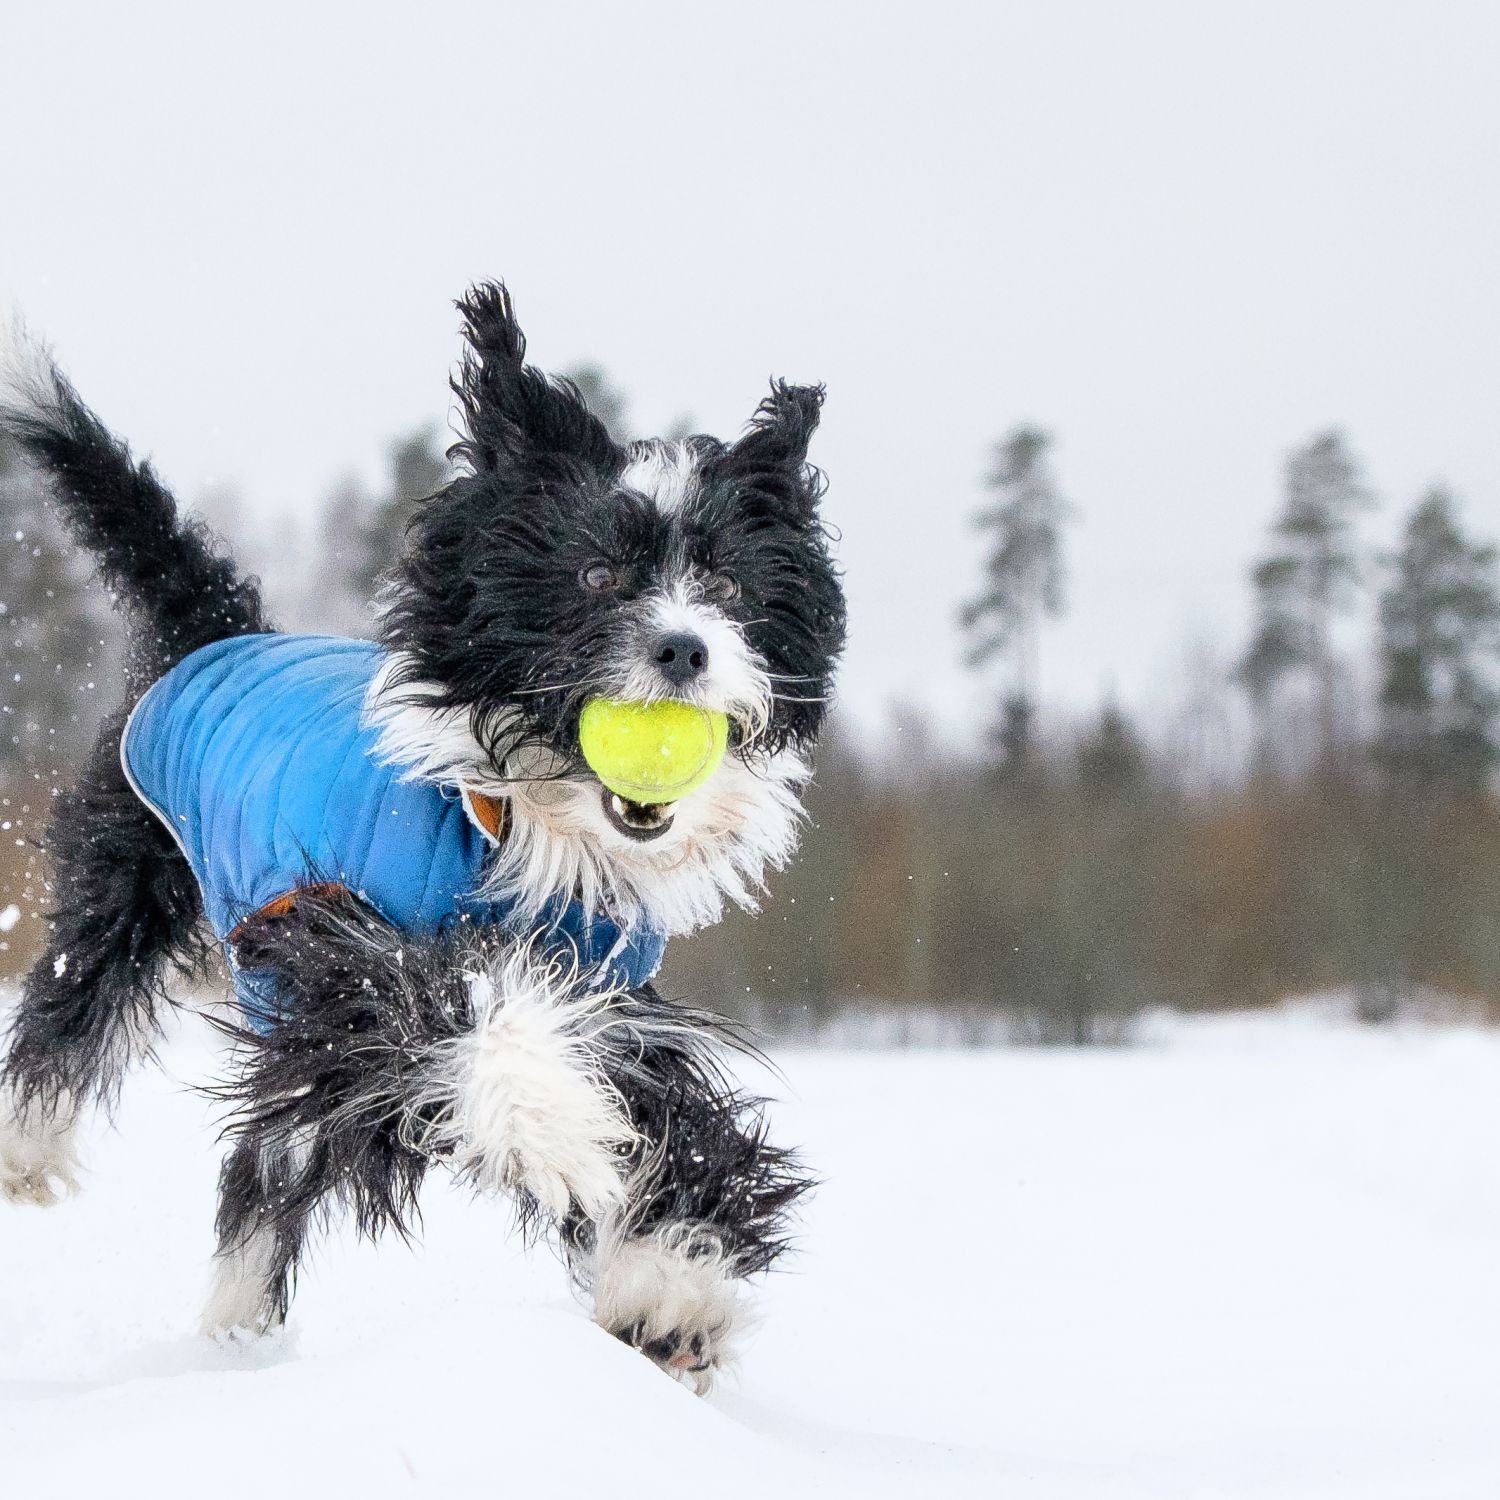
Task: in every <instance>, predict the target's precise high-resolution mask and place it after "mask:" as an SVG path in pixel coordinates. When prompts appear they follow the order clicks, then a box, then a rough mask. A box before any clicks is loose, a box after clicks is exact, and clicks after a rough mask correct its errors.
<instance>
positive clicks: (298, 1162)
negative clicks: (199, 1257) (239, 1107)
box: [200, 1131, 333, 1339]
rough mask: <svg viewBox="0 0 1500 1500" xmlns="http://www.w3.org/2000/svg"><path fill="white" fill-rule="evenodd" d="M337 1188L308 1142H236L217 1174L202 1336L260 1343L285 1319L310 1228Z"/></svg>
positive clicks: (249, 1138)
mask: <svg viewBox="0 0 1500 1500" xmlns="http://www.w3.org/2000/svg"><path fill="white" fill-rule="evenodd" d="M332 1190H333V1184H332V1183H331V1182H330V1181H329V1180H328V1179H327V1177H326V1175H325V1174H324V1172H323V1171H322V1170H321V1169H320V1164H319V1161H318V1159H317V1153H315V1152H314V1151H313V1150H311V1149H309V1147H308V1146H307V1145H306V1144H300V1143H293V1142H289V1141H287V1140H286V1139H284V1138H278V1137H277V1136H276V1135H275V1133H273V1132H269V1131H266V1132H256V1133H254V1134H249V1135H243V1136H241V1137H240V1139H238V1140H237V1141H236V1142H235V1144H234V1146H233V1148H232V1149H231V1150H230V1153H229V1155H228V1156H227V1157H226V1158H225V1159H224V1165H223V1167H222V1168H221V1169H220V1172H219V1212H218V1217H217V1220H216V1222H215V1226H214V1227H215V1229H216V1231H217V1234H218V1241H219V1245H218V1250H217V1252H216V1254H215V1255H214V1269H213V1285H212V1288H211V1290H210V1292H209V1296H208V1301H207V1303H206V1304H205V1306H204V1309H203V1316H202V1320H201V1323H200V1331H201V1332H203V1333H204V1334H206V1335H208V1336H209V1337H211V1338H218V1339H224V1338H244V1337H258V1336H260V1335H261V1334H264V1333H269V1332H271V1331H272V1330H273V1329H276V1328H279V1327H280V1326H281V1324H282V1323H284V1322H285V1321H286V1314H287V1307H288V1305H289V1304H290V1302H291V1297H292V1291H293V1289H294V1287H295V1284H296V1279H297V1264H298V1261H299V1260H300V1258H301V1255H302V1251H303V1248H304V1246H305V1244H306V1241H307V1235H308V1231H309V1228H310V1227H311V1225H312V1224H313V1223H314V1222H315V1221H317V1220H318V1219H320V1218H323V1217H326V1215H327V1205H328V1199H329V1196H330V1194H331V1193H332Z"/></svg>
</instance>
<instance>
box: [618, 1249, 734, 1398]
mask: <svg viewBox="0 0 1500 1500" xmlns="http://www.w3.org/2000/svg"><path fill="white" fill-rule="evenodd" d="M593 1288H594V1317H595V1320H596V1321H597V1322H598V1323H599V1324H600V1326H601V1327H603V1328H605V1329H607V1330H608V1331H609V1332H610V1333H612V1334H614V1336H615V1337H616V1338H617V1339H620V1340H621V1341H622V1342H624V1343H627V1344H629V1345H630V1346H631V1348H633V1349H639V1350H640V1352H641V1353H642V1354H644V1355H645V1356H646V1357H647V1358H648V1359H649V1360H651V1361H652V1362H653V1363H654V1364H656V1365H657V1366H658V1367H659V1368H660V1369H662V1370H665V1371H666V1373H667V1374H668V1375H670V1376H672V1377H673V1379H675V1380H680V1381H681V1382H682V1383H683V1384H685V1385H687V1386H689V1387H691V1389H693V1390H694V1391H695V1392H697V1394H698V1395H700V1396H703V1395H707V1393H708V1392H709V1390H711V1389H712V1387H713V1383H714V1379H715V1377H716V1376H717V1375H718V1374H719V1372H720V1371H721V1370H723V1369H724V1368H725V1367H726V1366H727V1365H729V1364H730V1363H731V1362H732V1361H733V1359H734V1355H735V1348H734V1336H735V1334H736V1333H737V1332H738V1331H740V1330H741V1329H742V1328H743V1325H744V1321H745V1309H744V1303H743V1301H742V1299H741V1297H740V1294H739V1292H738V1289H737V1284H736V1282H735V1280H734V1279H733V1277H732V1276H731V1275H730V1269H729V1266H728V1263H727V1260H726V1257H725V1255H724V1253H723V1251H722V1249H721V1248H720V1246H719V1242H718V1240H717V1238H716V1237H715V1236H713V1235H711V1234H709V1233H707V1232H705V1231H701V1230H694V1229H692V1228H689V1227H686V1226H681V1225H669V1226H667V1227H666V1228H664V1229H661V1230H657V1231H656V1232H655V1233H653V1234H649V1235H641V1236H636V1237H634V1238H628V1239H623V1240H611V1239H610V1238H609V1237H608V1236H604V1237H602V1239H601V1246H600V1252H599V1259H598V1263H597V1266H596V1269H595V1273H594V1278H593Z"/></svg>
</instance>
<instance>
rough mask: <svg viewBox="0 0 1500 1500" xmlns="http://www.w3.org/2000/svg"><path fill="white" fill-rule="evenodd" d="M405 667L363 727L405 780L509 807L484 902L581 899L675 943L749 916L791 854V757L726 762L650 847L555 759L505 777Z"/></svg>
mask: <svg viewBox="0 0 1500 1500" xmlns="http://www.w3.org/2000/svg"><path fill="white" fill-rule="evenodd" d="M407 670H409V663H408V662H407V661H406V659H405V658H403V657H401V656H399V655H392V656H390V657H388V658H387V660H386V661H385V663H384V664H383V665H382V667H381V668H380V671H379V672H378V673H377V674H376V676H375V678H374V680H373V681H372V682H371V684H370V687H369V691H368V692H367V694H366V697H365V710H364V712H365V722H366V724H368V725H370V726H372V727H373V728H375V729H376V730H377V731H378V733H379V739H378V742H377V745H376V754H377V755H378V757H379V758H380V759H381V760H382V761H384V762H386V763H389V764H393V765H399V766H402V767H404V768H405V777H406V779H408V780H420V781H431V782H434V783H436V784H438V785H440V786H445V787H452V788H454V789H458V788H468V789H470V790H473V791H478V792H482V793H484V794H485V795H486V796H490V797H494V798H497V799H499V800H501V801H503V802H504V803H505V804H506V808H507V830H506V836H505V838H504V840H503V841H502V843H501V845H500V847H499V849H498V851H497V854H496V857H495V861H494V865H493V868H492V869H491V871H490V873H489V875H488V877H487V878H486V880H485V884H484V889H483V894H484V895H486V896H491V897H498V898H503V899H506V900H509V901H512V902H513V903H514V907H515V914H516V918H517V920H518V921H520V922H525V921H527V920H530V919H531V918H534V917H536V916H538V915H540V913H541V912H542V911H543V910H544V909H545V908H546V906H547V905H548V904H549V903H550V902H552V901H553V900H554V899H556V898H558V897H561V898H562V899H564V900H571V899H572V898H573V897H574V896H575V895H576V896H577V897H578V898H579V899H580V900H581V901H582V903H583V905H584V907H585V908H586V909H588V910H591V911H603V912H607V913H609V914H610V915H611V916H612V917H614V919H615V920H616V921H618V922H619V923H620V925H621V926H622V927H629V926H631V925H632V924H633V923H634V922H635V921H636V920H637V919H638V918H639V919H644V920H645V921H646V922H648V923H649V924H650V925H651V926H652V927H654V928H655V929H656V930H657V931H659V932H661V933H663V934H665V935H667V936H669V937H670V936H675V935H677V934H681V933H686V932H692V931H695V930H696V929H697V928H699V927H705V926H708V925H710V924H712V923H714V922H717V921H718V920H719V918H720V917H721V916H723V914H724V903H725V902H726V900H727V901H732V902H734V903H735V904H736V905H738V906H742V907H745V908H746V909H748V910H752V911H753V910H754V909H755V907H756V905H757V902H758V897H759V895H760V893H761V891H762V890H763V888H764V878H765V871H766V868H767V866H770V867H771V868H775V869H779V868H780V867H781V866H782V865H784V864H785V863H786V861H787V860H788V859H790V857H791V855H792V852H793V850H794V849H795V848H796V844H797V835H798V832H799V826H800V823H801V819H802V816H803V813H802V804H801V792H802V789H803V787H804V786H805V785H806V783H807V780H808V778H809V775H810V772H809V770H808V767H807V764H806V763H805V762H804V761H803V760H802V758H801V757H800V756H799V755H797V754H796V753H795V752H793V751H789V750H787V751H781V752H779V753H777V754H775V755H772V756H768V757H764V758H761V759H759V760H758V761H757V763H755V764H753V765H751V764H747V763H746V762H745V761H744V760H743V759H741V757H740V756H738V755H736V754H733V753H731V754H730V755H728V756H726V757H725V758H724V761H723V762H722V763H721V765H720V766H719V768H718V769H717V770H716V771H715V772H714V773H713V775H712V776H711V777H710V778H709V779H708V781H707V782H705V783H704V785H703V786H701V787H699V788H698V789H697V790H696V791H693V792H689V793H688V795H687V796H685V797H683V798H681V799H679V800H678V801H677V802H676V803H674V804H673V821H672V826H671V828H670V829H669V830H668V831H667V832H666V833H665V834H663V835H662V836H661V837H660V838H658V839H655V840H653V841H652V842H650V843H638V842H636V841H634V840H632V839H629V838H626V837H625V836H624V835H623V834H621V833H619V832H618V831H617V830H616V829H615V828H614V827H613V826H612V825H611V824H610V822H609V820H608V819H607V818H606V817H605V815H604V809H603V807H602V806H601V793H600V786H599V783H598V782H597V781H596V780H595V779H594V778H593V777H592V776H584V777H580V778H573V777H568V778H564V779H554V776H553V773H555V772H556V771H557V769H559V767H558V765H557V760H556V757H555V756H554V755H553V754H552V753H551V752H550V751H548V750H545V749H542V748H539V747H526V748H523V749H521V750H519V751H518V752H517V753H516V754H515V755H514V756H513V757H512V758H511V760H510V761H509V762H507V765H506V768H505V769H506V772H507V775H506V776H505V777H504V778H497V777H496V775H495V773H494V770H493V768H492V767H491V766H490V763H489V759H488V756H487V755H486V754H485V751H484V750H483V748H482V747H481V746H480V744H479V742H478V740H476V739H475V737H474V734H473V731H472V729H471V727H470V722H469V715H468V712H467V711H466V710H463V709H445V708H440V707H437V706H435V704H434V701H433V700H434V699H435V697H436V696H437V692H438V690H437V689H436V688H435V687H433V686H431V685H430V684H426V683H422V682H419V681H418V682H404V683H403V682H401V680H400V679H401V677H402V676H403V675H405V673H406V671H407Z"/></svg>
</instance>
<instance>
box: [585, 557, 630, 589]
mask: <svg viewBox="0 0 1500 1500" xmlns="http://www.w3.org/2000/svg"><path fill="white" fill-rule="evenodd" d="M578 581H579V582H580V583H581V584H582V585H583V586H584V588H586V589H612V588H613V587H614V586H615V585H616V584H617V583H618V582H619V581H620V575H619V574H618V573H616V572H615V570H614V569H613V568H612V567H610V565H609V564H608V563H606V562H596V563H590V564H589V565H588V567H586V568H585V569H584V570H583V572H581V573H580V574H579V575H578Z"/></svg>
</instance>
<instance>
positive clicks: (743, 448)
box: [734, 380, 823, 468]
mask: <svg viewBox="0 0 1500 1500" xmlns="http://www.w3.org/2000/svg"><path fill="white" fill-rule="evenodd" d="M822 409H823V387H822V386H820V385H791V384H790V383H788V382H787V381H785V380H773V381H772V382H771V394H770V395H769V396H767V397H766V399H765V400H764V401H762V402H761V403H760V405H759V406H758V407H756V409H755V415H754V416H753V417H752V418H751V419H750V425H749V427H747V428H746V429H745V435H744V436H743V437H742V438H741V439H740V440H739V441H738V442H737V443H736V444H735V445H734V451H735V452H736V453H737V454H740V455H742V456H743V457H745V458H746V459H748V460H750V461H751V462H753V463H754V464H755V465H756V466H757V467H759V466H761V465H764V466H765V467H767V468H770V467H773V466H783V467H788V468H794V467H796V466H797V465H799V464H804V463H806V462H807V445H808V444H809V443H810V442H811V441H812V435H813V433H814V432H816V431H817V430H818V414H819V413H820V412H821V411H822Z"/></svg>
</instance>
